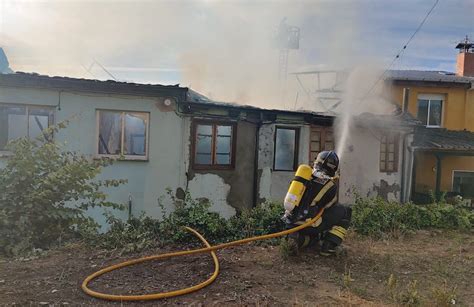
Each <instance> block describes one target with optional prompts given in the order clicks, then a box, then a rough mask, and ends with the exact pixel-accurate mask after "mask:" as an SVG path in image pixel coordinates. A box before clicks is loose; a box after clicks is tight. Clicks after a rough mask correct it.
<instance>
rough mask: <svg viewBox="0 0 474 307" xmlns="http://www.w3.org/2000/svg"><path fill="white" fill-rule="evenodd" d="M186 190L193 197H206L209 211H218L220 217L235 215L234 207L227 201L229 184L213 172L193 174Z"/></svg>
mask: <svg viewBox="0 0 474 307" xmlns="http://www.w3.org/2000/svg"><path fill="white" fill-rule="evenodd" d="M188 191H189V193H190V194H191V197H192V198H193V199H196V198H207V199H209V201H210V202H211V204H212V205H211V208H210V210H211V211H214V212H218V213H219V214H220V215H221V216H222V217H225V218H229V217H231V216H233V215H235V213H236V211H235V209H234V208H233V207H232V206H230V205H229V204H228V203H227V195H229V192H230V185H228V184H226V183H225V182H224V180H223V179H222V178H221V177H219V176H218V175H215V174H195V176H194V178H193V180H191V181H189V185H188Z"/></svg>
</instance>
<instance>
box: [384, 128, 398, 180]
mask: <svg viewBox="0 0 474 307" xmlns="http://www.w3.org/2000/svg"><path fill="white" fill-rule="evenodd" d="M389 138H393V142H388V141H387V140H388V139H389ZM399 142H400V134H399V133H384V134H383V135H382V137H381V138H380V158H379V169H380V172H381V173H395V172H398V161H399V154H400V148H399ZM391 144H393V151H391V150H390V145H391ZM384 145H385V150H383V146H384ZM391 153H393V159H392V160H390V159H389V158H390V154H391ZM389 162H392V163H393V168H392V169H389V168H388V163H389ZM382 163H383V166H382Z"/></svg>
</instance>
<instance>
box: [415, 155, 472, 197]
mask: <svg viewBox="0 0 474 307" xmlns="http://www.w3.org/2000/svg"><path fill="white" fill-rule="evenodd" d="M416 158H417V161H416V163H417V164H416V183H415V191H416V192H421V193H427V192H428V191H429V190H433V191H434V190H435V188H436V171H435V170H434V169H435V168H436V158H435V156H434V155H433V154H431V153H418V154H417V156H416ZM454 170H456V171H474V157H457V156H446V157H444V158H443V159H442V160H441V191H446V192H449V191H452V180H453V171H454Z"/></svg>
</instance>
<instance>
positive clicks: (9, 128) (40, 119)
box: [0, 105, 54, 150]
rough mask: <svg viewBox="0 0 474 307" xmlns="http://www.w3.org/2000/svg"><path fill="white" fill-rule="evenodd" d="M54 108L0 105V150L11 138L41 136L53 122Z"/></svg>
mask: <svg viewBox="0 0 474 307" xmlns="http://www.w3.org/2000/svg"><path fill="white" fill-rule="evenodd" d="M53 110H54V109H53V108H51V107H40V106H25V105H0V150H4V149H5V146H6V145H7V143H8V142H9V141H11V140H14V139H17V138H20V137H28V138H30V139H34V138H36V137H38V136H40V135H41V132H42V131H43V130H44V129H46V128H48V127H49V126H51V125H52V124H53V112H54V111H53Z"/></svg>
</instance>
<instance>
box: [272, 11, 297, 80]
mask: <svg viewBox="0 0 474 307" xmlns="http://www.w3.org/2000/svg"><path fill="white" fill-rule="evenodd" d="M275 45H276V47H277V48H278V49H279V50H280V54H279V57H278V81H279V82H280V83H284V82H285V81H286V79H287V74H288V54H289V53H290V50H297V49H299V48H300V28H298V27H294V26H290V25H287V24H286V18H283V20H282V21H281V22H280V25H279V26H278V31H277V34H276V38H275Z"/></svg>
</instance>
